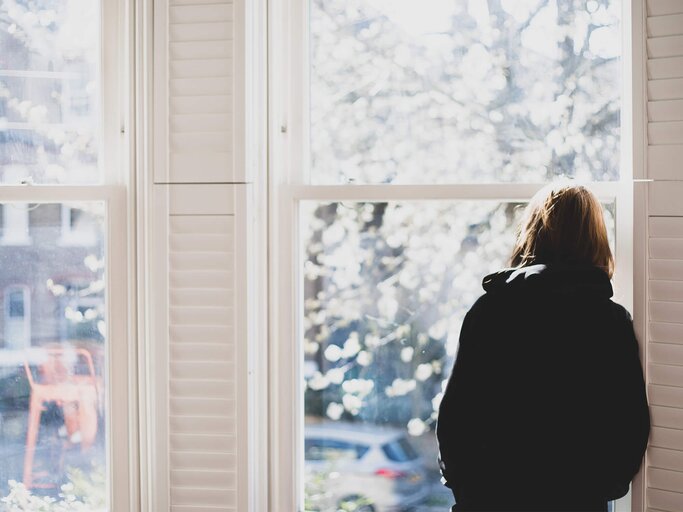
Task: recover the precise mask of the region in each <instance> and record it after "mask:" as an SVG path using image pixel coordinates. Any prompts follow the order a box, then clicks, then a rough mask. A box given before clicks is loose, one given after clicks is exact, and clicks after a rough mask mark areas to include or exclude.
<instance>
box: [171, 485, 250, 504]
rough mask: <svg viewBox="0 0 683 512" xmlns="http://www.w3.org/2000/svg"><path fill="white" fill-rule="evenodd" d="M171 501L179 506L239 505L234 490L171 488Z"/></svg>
mask: <svg viewBox="0 0 683 512" xmlns="http://www.w3.org/2000/svg"><path fill="white" fill-rule="evenodd" d="M171 500H172V501H173V503H176V504H178V505H195V504H197V503H203V504H205V505H213V506H216V507H224V506H226V505H235V504H236V503H237V499H236V496H235V491H234V490H224V489H208V488H192V487H187V488H186V487H171Z"/></svg>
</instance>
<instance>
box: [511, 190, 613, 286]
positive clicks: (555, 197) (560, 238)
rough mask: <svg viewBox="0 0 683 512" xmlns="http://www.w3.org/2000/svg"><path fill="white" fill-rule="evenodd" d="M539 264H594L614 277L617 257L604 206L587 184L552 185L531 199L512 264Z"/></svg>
mask: <svg viewBox="0 0 683 512" xmlns="http://www.w3.org/2000/svg"><path fill="white" fill-rule="evenodd" d="M536 263H544V264H548V265H550V264H553V263H561V264H568V265H591V266H595V267H599V268H601V269H603V270H604V271H605V272H606V273H607V275H609V276H610V277H612V274H613V273H614V258H613V256H612V251H611V250H610V247H609V241H608V238H607V229H606V227H605V220H604V218H603V212H602V206H601V205H600V202H599V201H598V199H597V197H595V195H594V194H593V193H592V192H591V191H590V190H588V189H587V188H586V187H583V186H580V185H566V184H561V185H550V186H548V187H545V188H543V189H541V190H540V191H539V192H538V193H536V195H534V197H533V198H532V199H531V201H530V202H529V205H528V206H527V208H526V210H525V212H524V216H523V218H522V222H521V224H520V226H519V229H518V232H517V241H516V243H515V247H514V249H513V251H512V256H511V258H510V264H511V265H512V266H513V267H520V266H525V265H531V264H536Z"/></svg>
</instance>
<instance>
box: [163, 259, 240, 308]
mask: <svg viewBox="0 0 683 512" xmlns="http://www.w3.org/2000/svg"><path fill="white" fill-rule="evenodd" d="M218 254H219V255H220V253H218ZM211 263H213V262H211ZM204 268H214V265H213V264H211V265H209V264H207V266H205V267H204ZM215 268H217V269H218V268H221V267H217V266H216V267H215ZM232 295H233V294H232V290H230V289H227V288H218V289H216V288H214V289H211V290H206V289H204V290H202V289H192V288H184V289H183V290H182V291H181V290H171V291H170V292H169V305H170V306H171V307H188V306H194V307H197V306H206V307H231V306H233V297H232Z"/></svg>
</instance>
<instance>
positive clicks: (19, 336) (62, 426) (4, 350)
mask: <svg viewBox="0 0 683 512" xmlns="http://www.w3.org/2000/svg"><path fill="white" fill-rule="evenodd" d="M12 208H20V211H23V212H26V213H27V215H28V222H27V226H28V240H29V242H28V243H25V244H21V245H15V244H3V243H2V241H3V240H4V237H3V236H2V234H0V263H1V264H0V290H3V291H4V293H1V294H0V298H2V299H3V300H4V301H5V304H4V307H3V309H2V311H4V315H3V316H2V318H0V322H1V323H2V326H1V328H0V496H8V495H9V496H10V504H13V505H16V506H17V507H19V508H17V510H19V509H21V510H24V508H22V507H21V506H19V504H20V503H21V501H20V500H21V496H23V495H25V493H28V492H30V493H31V494H33V495H34V496H36V497H40V499H41V500H42V499H46V498H47V497H50V498H55V499H57V500H59V501H62V500H65V499H66V498H63V497H60V496H59V494H60V493H64V494H70V495H73V496H75V497H76V498H75V499H76V503H78V502H81V503H84V504H85V505H83V507H84V508H83V509H84V510H92V511H100V510H106V508H107V499H106V496H107V486H106V479H105V474H106V467H107V460H106V459H107V457H106V448H105V446H106V404H105V397H106V375H105V367H106V366H105V364H106V340H105V334H106V328H105V321H106V319H105V311H106V309H105V286H104V284H105V280H104V279H105V277H104V273H105V261H104V235H105V233H104V225H105V224H104V222H105V219H104V204H103V203H101V202H84V203H68V204H16V203H5V204H3V205H2V208H1V211H2V212H3V215H4V214H5V212H7V211H8V210H11V209H12ZM70 212H78V214H77V217H78V219H79V221H81V220H82V219H88V223H89V224H88V225H89V229H91V230H92V233H93V235H94V236H93V238H92V239H91V240H90V243H89V244H78V245H74V244H70V243H65V240H64V225H65V222H64V219H63V218H62V216H63V215H64V213H67V214H68V213H70ZM66 224H69V219H67V222H66ZM5 229H6V228H5ZM14 482H18V484H16V483H14ZM65 484H66V485H67V487H62V486H64V485H65ZM21 486H23V487H21ZM64 489H66V491H65V490H64ZM36 499H38V498H36ZM64 506H66V505H64ZM69 507H71V508H69ZM69 507H67V508H69V510H71V509H72V508H73V507H76V505H69ZM9 508H12V507H9ZM38 508H39V507H38V506H37V505H36V510H37V509H38ZM32 510H33V509H32ZM41 510H42V508H41ZM46 510H47V508H46ZM50 510H52V509H51V508H50ZM60 510H61V509H60ZM65 510H66V508H65Z"/></svg>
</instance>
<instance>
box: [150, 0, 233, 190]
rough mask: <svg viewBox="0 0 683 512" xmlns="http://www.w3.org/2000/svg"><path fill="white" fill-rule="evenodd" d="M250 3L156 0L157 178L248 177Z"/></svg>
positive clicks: (188, 180) (205, 179) (224, 180)
mask: <svg viewBox="0 0 683 512" xmlns="http://www.w3.org/2000/svg"><path fill="white" fill-rule="evenodd" d="M243 22H244V17H243V5H242V3H241V2H235V1H234V0H199V1H197V0H155V2H154V90H155V96H154V123H155V126H154V133H155V137H154V159H155V165H154V181H155V182H156V183H168V182H171V183H233V182H238V183H242V182H244V181H245V175H244V165H243V150H244V149H243V143H242V142H243V137H242V132H243V125H244V86H243V83H242V82H243V80H244V64H243V56H242V54H243V40H244V38H243V31H244V23H243Z"/></svg>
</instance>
